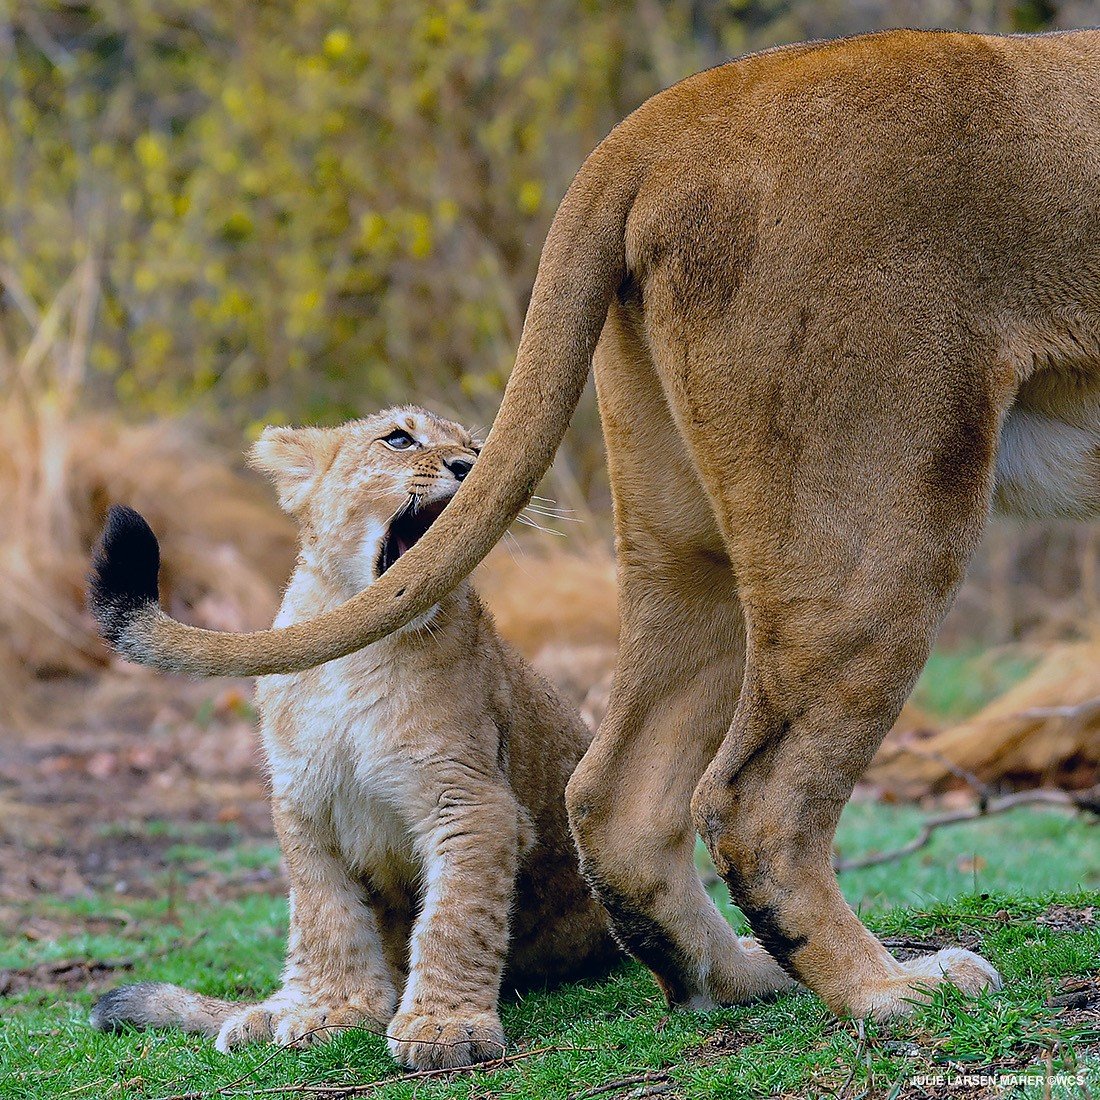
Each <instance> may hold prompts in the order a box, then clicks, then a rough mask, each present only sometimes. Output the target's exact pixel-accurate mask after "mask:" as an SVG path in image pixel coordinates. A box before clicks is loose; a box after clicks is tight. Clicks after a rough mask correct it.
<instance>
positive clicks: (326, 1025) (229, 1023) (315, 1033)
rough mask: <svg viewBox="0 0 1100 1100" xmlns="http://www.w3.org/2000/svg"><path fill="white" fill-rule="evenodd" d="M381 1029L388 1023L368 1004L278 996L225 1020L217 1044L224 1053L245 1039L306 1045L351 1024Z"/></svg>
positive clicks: (323, 1038) (321, 1040)
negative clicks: (318, 1001) (288, 998)
mask: <svg viewBox="0 0 1100 1100" xmlns="http://www.w3.org/2000/svg"><path fill="white" fill-rule="evenodd" d="M352 1027H362V1028H367V1029H369V1030H371V1031H377V1032H381V1031H383V1029H384V1027H385V1023H384V1021H382V1020H379V1019H378V1017H377V1015H376V1014H375V1013H374V1012H373V1011H372V1010H371V1009H370V1008H368V1007H367V1006H366V1005H359V1004H354V1003H351V1004H349V1003H346V1002H342V1003H325V1002H322V1003H319V1004H310V1003H308V1002H306V1001H287V1000H275V999H273V1000H272V1001H264V1002H261V1003H260V1004H258V1005H250V1006H248V1007H247V1008H245V1009H242V1011H240V1012H237V1013H235V1014H234V1015H232V1016H230V1017H229V1019H228V1020H226V1021H225V1023H224V1024H222V1029H221V1031H220V1032H219V1033H218V1038H217V1041H216V1043H215V1044H214V1045H215V1046H216V1047H217V1049H218V1050H220V1051H221V1052H222V1053H223V1054H224V1053H226V1052H228V1051H230V1050H232V1049H233V1048H234V1047H238V1046H243V1045H244V1044H245V1043H262V1042H276V1043H279V1044H280V1045H282V1046H293V1047H304V1046H308V1045H309V1044H310V1043H315V1042H324V1041H325V1040H326V1039H331V1038H332V1037H333V1036H334V1035H337V1034H339V1032H341V1031H346V1030H347V1029H348V1028H352Z"/></svg>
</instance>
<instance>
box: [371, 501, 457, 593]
mask: <svg viewBox="0 0 1100 1100" xmlns="http://www.w3.org/2000/svg"><path fill="white" fill-rule="evenodd" d="M450 500H451V498H450V497H443V498H442V499H441V500H433V501H431V502H430V503H428V504H422V503H418V498H417V497H409V500H408V503H407V504H406V505H405V507H404V508H402V509H401V511H400V512H398V513H397V515H396V516H394V517H393V519H391V520H390V526H389V529H388V530H387V531H386V537H385V538H384V539H383V540H382V549H381V550H380V551H379V552H378V575H379V576H382V574H383V573H385V571H386V570H387V569H389V567H390V566H391V565H393V563H394V562H395V561H397V559H398V558H399V557H401V555H402V554H403V553H405V551H406V550H408V548H409V547H410V546H413V545H415V544H416V542H417V540H418V539H419V538H420V536H421V535H423V534H424V532H425V531H427V529H428V528H429V527H431V525H432V524H433V523H435V521H436V520H437V519H438V518H439V513H440V512H442V511H443V509H444V508H446V507H447V505H448V504H449V503H450Z"/></svg>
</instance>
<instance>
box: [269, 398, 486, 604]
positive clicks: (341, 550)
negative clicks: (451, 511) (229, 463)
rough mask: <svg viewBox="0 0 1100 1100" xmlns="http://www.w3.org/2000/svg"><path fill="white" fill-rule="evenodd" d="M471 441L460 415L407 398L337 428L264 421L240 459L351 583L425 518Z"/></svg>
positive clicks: (367, 578) (383, 563)
mask: <svg viewBox="0 0 1100 1100" xmlns="http://www.w3.org/2000/svg"><path fill="white" fill-rule="evenodd" d="M480 450H481V444H480V443H479V442H478V441H477V440H475V439H474V438H473V436H471V435H470V433H469V432H468V431H467V430H466V429H465V428H463V427H462V426H461V425H460V424H455V423H453V422H452V421H450V420H444V419H442V418H441V417H438V416H435V415H434V414H433V413H430V412H427V411H426V410H424V409H419V408H415V407H412V406H406V407H402V408H397V409H387V410H386V411H384V412H380V413H376V414H375V415H374V416H371V417H368V418H367V419H365V420H353V421H351V422H349V423H347V424H343V425H341V426H340V427H338V428H267V429H265V430H264V433H263V435H261V436H260V438H259V439H258V440H257V442H256V443H255V445H254V446H253V448H252V450H251V452H250V454H249V461H250V462H251V464H252V465H253V466H254V467H255V468H256V469H258V470H262V471H264V473H266V474H268V475H269V476H270V477H271V479H272V480H273V481H274V483H275V488H276V489H277V490H278V494H279V504H280V506H281V507H282V508H283V509H284V510H285V511H287V512H289V513H291V514H292V515H293V516H295V518H297V519H298V521H299V524H300V525H301V527H302V530H303V542H304V546H305V548H306V549H307V551H309V552H310V553H312V554H314V555H316V556H317V558H318V559H319V560H320V561H321V562H322V564H323V565H324V566H325V568H326V571H327V572H329V573H330V575H333V576H336V577H339V578H340V579H341V580H342V581H343V582H344V583H345V584H346V585H347V586H348V588H349V590H351V591H358V590H359V589H361V588H363V587H365V586H366V585H368V584H370V582H371V581H373V580H374V579H375V578H376V577H378V576H379V575H380V574H381V573H383V572H385V570H386V569H388V568H389V567H390V566H391V565H393V563H394V562H395V561H397V559H398V558H399V557H400V556H401V555H402V554H403V553H404V552H405V551H406V550H408V549H409V547H410V546H412V545H413V544H414V543H415V542H416V541H417V539H419V538H420V536H421V535H423V534H424V532H425V531H426V530H427V529H428V528H429V527H430V526H431V524H432V522H433V521H434V520H435V519H436V517H437V516H438V515H439V513H440V512H442V511H443V508H444V506H445V505H446V504H447V502H448V501H449V500H450V499H451V497H452V496H454V494H455V492H456V490H457V489H458V486H459V483H460V482H461V481H462V479H463V478H464V477H465V476H466V474H467V473H468V472H469V470H470V468H471V467H472V466H473V464H474V460H475V459H476V458H477V455H478V452H479V451H480Z"/></svg>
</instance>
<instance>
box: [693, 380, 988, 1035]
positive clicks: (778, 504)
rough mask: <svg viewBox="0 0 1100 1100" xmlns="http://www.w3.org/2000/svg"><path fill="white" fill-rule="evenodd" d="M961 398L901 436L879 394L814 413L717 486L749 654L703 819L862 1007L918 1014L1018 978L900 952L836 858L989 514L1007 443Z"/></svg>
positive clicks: (713, 839)
mask: <svg viewBox="0 0 1100 1100" xmlns="http://www.w3.org/2000/svg"><path fill="white" fill-rule="evenodd" d="M955 408H956V410H959V409H961V410H962V411H961V412H958V411H957V415H956V416H955V417H954V418H953V417H952V414H951V410H952V405H951V403H950V401H945V402H944V404H943V406H942V407H939V406H936V405H935V404H933V405H932V407H930V408H929V409H928V410H927V412H926V415H925V416H924V418H923V421H922V424H923V430H924V433H925V434H924V437H923V438H922V437H920V436H916V437H915V438H911V439H899V438H898V437H897V433H896V431H895V432H894V433H893V437H892V438H893V442H892V444H891V445H890V446H886V445H884V442H883V441H884V440H888V439H891V435H890V432H889V425H888V424H886V425H884V424H881V423H876V422H875V409H874V408H873V407H872V406H871V405H870V404H868V405H865V406H861V407H860V408H859V410H858V417H857V416H852V415H851V414H849V413H847V412H842V411H834V410H832V409H828V408H827V407H826V410H827V412H828V413H829V414H830V417H829V419H826V418H823V421H822V423H820V424H815V423H814V421H813V419H812V418H811V416H809V415H806V416H804V417H803V424H802V426H801V427H802V432H801V435H800V437H799V438H800V443H801V447H800V448H793V447H789V446H783V447H781V448H780V447H776V448H774V449H773V450H772V451H771V453H770V454H767V453H765V452H764V451H763V450H762V449H746V450H745V451H742V452H741V453H740V454H732V453H731V454H730V455H729V458H728V461H727V463H726V469H727V470H728V471H729V477H728V479H727V480H726V481H725V482H723V483H722V484H721V485H719V486H717V488H716V492H722V493H725V499H724V500H723V504H724V508H723V513H724V515H725V516H727V517H730V519H729V520H728V522H729V528H728V530H727V532H726V534H727V539H728V540H729V543H730V547H731V556H732V558H733V560H734V563H735V568H736V569H737V571H738V581H739V585H740V591H741V595H742V600H743V602H744V605H745V608H746V618H747V622H748V653H749V657H748V660H747V666H746V674H745V683H744V687H743V690H742V693H741V699H740V702H739V704H738V708H737V712H736V715H735V717H734V719H733V722H732V724H731V727H730V731H729V734H728V736H727V737H726V739H725V741H724V742H723V744H722V746H721V748H720V749H719V751H718V753H717V754H716V756H715V758H714V760H713V761H712V763H711V765H710V767H709V768H708V770H707V772H706V774H705V775H704V776H703V778H702V780H701V781H700V783H699V786H698V788H697V790H696V792H695V795H694V797H693V811H694V817H695V821H696V824H697V827H698V828H699V830H700V832H701V833H702V835H703V837H704V839H705V840H706V842H707V845H708V847H709V849H710V851H711V854H712V856H713V858H714V861H715V865H716V867H717V868H718V870H719V872H720V874H721V875H722V876H723V877H724V878H725V880H726V882H727V884H728V885H729V887H730V892H731V894H732V895H733V897H734V899H735V900H736V901H737V903H738V904H739V905H740V906H741V908H742V909H743V910H744V912H745V914H746V916H747V917H748V918H749V922H750V924H751V925H752V927H753V929H754V931H755V932H756V933H757V935H758V936H759V937H760V939H761V942H762V943H763V944H764V945H765V946H766V947H767V948H768V950H769V951H770V952H771V953H772V954H773V956H774V957H775V958H776V959H777V960H779V961H780V962H781V963H782V964H783V966H784V967H786V968H787V969H788V970H789V971H790V972H791V973H792V974H795V975H797V976H798V977H799V978H800V979H801V980H802V981H803V982H805V984H806V985H808V986H809V987H810V988H811V989H813V990H814V991H815V992H816V993H818V994H819V995H820V996H821V997H822V998H823V999H824V1000H825V1002H826V1003H827V1004H828V1006H829V1007H830V1008H831V1009H832V1010H833V1011H834V1012H836V1013H838V1014H842V1015H851V1016H855V1017H867V1016H870V1017H876V1018H880V1019H881V1018H888V1017H890V1016H894V1015H900V1014H903V1013H905V1012H908V1011H909V1010H910V1009H911V1006H912V1004H913V1002H914V1001H915V1000H919V999H922V998H925V997H927V995H928V991H929V989H930V988H931V987H933V986H935V985H937V984H939V983H942V982H944V981H950V982H952V983H954V984H955V985H956V986H958V987H959V988H960V989H962V990H963V991H965V992H967V993H977V992H978V991H980V990H982V989H984V988H987V987H990V986H994V987H995V986H997V985H999V978H998V976H997V974H996V971H995V970H994V969H993V967H992V966H990V965H989V964H988V963H987V962H985V961H984V960H983V959H981V958H980V957H979V956H977V955H975V954H972V953H971V952H969V951H963V950H959V949H955V950H948V951H941V952H939V953H938V954H936V955H932V956H929V957H925V958H921V959H916V960H912V961H910V962H905V963H902V962H899V961H897V960H895V959H894V958H893V957H892V956H891V955H890V954H889V953H888V952H887V951H886V949H885V948H884V947H883V946H882V944H880V943H879V941H878V940H877V939H875V938H874V937H873V936H872V935H871V934H870V933H869V932H868V931H867V930H866V929H865V928H864V927H863V925H862V924H861V923H860V921H859V920H858V918H857V917H856V915H855V914H854V913H853V912H852V910H851V908H849V906H848V904H847V902H846V901H845V900H844V897H843V895H842V894H841V892H840V889H839V886H838V884H837V880H836V875H835V873H834V871H833V869H832V864H831V846H832V839H833V835H834V831H835V829H836V824H837V821H838V819H839V817H840V813H841V811H842V809H843V807H844V805H845V803H846V802H847V800H848V798H849V796H850V794H851V791H852V788H853V786H854V785H855V783H856V781H857V780H858V779H859V777H860V775H861V774H862V773H863V771H864V769H865V768H866V766H867V764H868V763H869V762H870V759H871V757H872V756H873V754H874V752H875V750H876V749H877V748H878V745H879V744H880V742H881V740H882V738H883V736H884V735H885V733H886V731H887V730H888V729H889V728H890V726H891V724H892V723H893V721H894V720H895V718H896V716H897V714H898V712H899V711H900V709H901V706H902V703H903V702H904V700H905V698H906V696H907V695H908V693H909V691H910V689H911V687H912V685H913V682H914V680H915V679H916V677H917V674H918V673H919V671H920V669H921V667H922V665H923V664H924V661H925V659H926V657H927V654H928V650H929V648H930V646H931V642H932V639H933V637H934V634H935V630H936V627H937V626H938V624H939V621H940V618H941V616H942V615H943V613H944V611H945V610H946V608H947V606H948V604H949V602H950V599H951V597H952V595H953V594H954V591H955V588H956V586H957V584H958V581H959V578H960V577H961V576H962V573H963V570H964V569H965V566H966V563H967V561H968V559H969V556H970V553H971V551H972V549H973V547H974V545H975V543H976V541H977V538H978V535H979V533H980V530H981V528H982V525H983V523H984V518H985V514H986V509H987V506H988V505H987V502H988V489H989V483H990V477H991V467H992V460H993V447H992V445H991V440H988V439H987V438H986V437H985V436H983V435H982V434H980V433H979V432H978V430H977V428H975V426H974V419H973V416H974V412H973V411H974V410H975V409H977V410H980V409H981V408H982V404H981V401H980V395H979V396H978V397H970V398H968V400H967V402H966V404H965V405H963V404H962V402H961V401H959V402H957V403H956V405H955ZM964 414H965V418H964V419H961V420H960V418H963V417H964ZM842 416H848V417H849V419H848V421H847V422H845V421H843V420H841V419H840V418H841V417H842ZM830 420H831V421H832V422H834V423H835V422H836V421H840V423H841V425H842V427H843V428H844V429H845V431H844V436H843V439H842V440H838V439H837V437H836V431H835V428H834V427H833V426H832V423H830ZM960 422H961V423H963V424H964V425H965V426H968V427H969V428H970V429H971V430H970V431H969V433H968V434H966V433H963V432H961V431H960V430H959V423H960ZM992 431H993V428H990V432H992ZM714 434H715V437H719V433H718V432H717V430H716V431H715V433H714ZM731 434H732V433H731ZM747 467H748V468H750V469H751V475H750V474H747V473H746V468H747ZM868 485H869V486H871V490H870V492H868V489H867V486H868ZM746 515H751V519H752V522H751V523H749V522H748V521H747V520H746V519H745V516H746Z"/></svg>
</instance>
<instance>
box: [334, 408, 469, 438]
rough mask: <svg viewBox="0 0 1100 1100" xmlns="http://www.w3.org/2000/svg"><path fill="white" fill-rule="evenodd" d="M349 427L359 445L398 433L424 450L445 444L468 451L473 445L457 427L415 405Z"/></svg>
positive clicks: (380, 414) (393, 410) (459, 425)
mask: <svg viewBox="0 0 1100 1100" xmlns="http://www.w3.org/2000/svg"><path fill="white" fill-rule="evenodd" d="M349 427H350V428H353V430H354V434H355V435H356V437H357V438H358V439H359V440H361V441H362V442H363V443H370V442H373V441H374V440H375V439H377V438H378V437H379V436H381V435H387V434H389V433H390V432H393V431H398V430H400V431H406V432H408V433H409V435H411V436H412V437H413V439H415V440H416V441H417V442H418V443H421V444H423V445H424V446H426V447H442V446H446V445H448V444H449V445H457V446H459V447H469V446H470V445H471V444H473V443H474V438H473V436H472V435H471V434H470V433H469V431H467V430H466V428H464V427H463V426H462V425H461V424H456V423H455V422H454V421H453V420H446V419H444V418H443V417H442V416H437V415H436V414H435V413H433V412H429V411H428V410H427V409H421V408H419V407H417V406H416V405H401V406H398V407H397V408H393V409H384V410H383V411H382V412H379V413H375V414H374V415H373V416H368V417H367V418H366V419H364V420H359V421H356V422H355V424H354V425H349Z"/></svg>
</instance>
